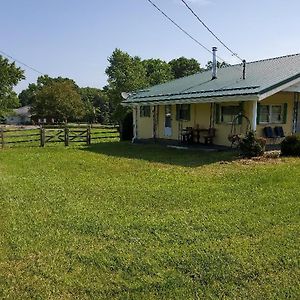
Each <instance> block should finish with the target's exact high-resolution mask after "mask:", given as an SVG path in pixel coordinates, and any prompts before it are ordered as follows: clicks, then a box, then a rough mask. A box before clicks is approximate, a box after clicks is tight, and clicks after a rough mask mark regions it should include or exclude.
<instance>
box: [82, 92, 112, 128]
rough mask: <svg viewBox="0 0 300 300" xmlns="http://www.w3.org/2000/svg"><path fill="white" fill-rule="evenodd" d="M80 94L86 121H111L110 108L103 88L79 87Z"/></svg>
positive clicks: (103, 122)
mask: <svg viewBox="0 0 300 300" xmlns="http://www.w3.org/2000/svg"><path fill="white" fill-rule="evenodd" d="M80 94H81V99H82V101H83V103H84V105H85V107H86V115H85V119H86V121H88V122H99V123H101V124H108V123H111V109H110V105H109V102H108V97H107V95H106V93H105V92H104V91H103V90H100V89H97V88H90V87H85V88H80Z"/></svg>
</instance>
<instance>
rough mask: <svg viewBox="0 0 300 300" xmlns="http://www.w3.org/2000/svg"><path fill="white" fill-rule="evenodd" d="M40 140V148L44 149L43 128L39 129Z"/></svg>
mask: <svg viewBox="0 0 300 300" xmlns="http://www.w3.org/2000/svg"><path fill="white" fill-rule="evenodd" d="M40 139H41V141H40V142H41V144H40V145H41V147H45V128H43V126H41V127H40Z"/></svg>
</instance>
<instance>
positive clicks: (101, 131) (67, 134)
mask: <svg viewBox="0 0 300 300" xmlns="http://www.w3.org/2000/svg"><path fill="white" fill-rule="evenodd" d="M104 139H105V140H106V139H113V140H116V139H119V130H118V127H115V126H105V127H96V128H91V126H87V127H82V126H78V127H68V126H66V127H58V126H57V127H55V126H52V127H39V128H14V129H8V128H3V127H2V128H0V144H1V148H4V147H5V145H9V144H20V143H26V144H28V143H29V144H32V143H36V144H37V145H39V146H41V147H45V145H46V144H48V143H64V145H65V146H69V144H70V143H85V144H86V145H90V144H91V143H92V141H94V142H95V141H97V140H98V141H101V140H104Z"/></svg>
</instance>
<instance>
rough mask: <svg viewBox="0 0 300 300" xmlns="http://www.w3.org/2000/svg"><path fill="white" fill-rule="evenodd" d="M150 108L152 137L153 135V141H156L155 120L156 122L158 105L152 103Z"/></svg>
mask: <svg viewBox="0 0 300 300" xmlns="http://www.w3.org/2000/svg"><path fill="white" fill-rule="evenodd" d="M151 110H152V125H153V129H152V137H153V140H154V142H156V138H157V122H158V118H157V112H158V111H157V110H158V106H157V105H153V106H152V109H151Z"/></svg>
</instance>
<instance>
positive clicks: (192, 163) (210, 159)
mask: <svg viewBox="0 0 300 300" xmlns="http://www.w3.org/2000/svg"><path fill="white" fill-rule="evenodd" d="M82 150H84V151H89V152H93V153H99V154H104V155H108V156H113V157H123V158H129V159H138V160H145V161H148V162H154V163H162V164H168V165H178V166H184V167H198V166H203V165H208V164H212V163H216V162H221V161H227V162H230V161H233V160H235V159H236V158H237V153H236V152H234V151H213V152H211V151H203V150H201V149H174V148H168V147H166V146H164V145H154V144H151V145H149V144H131V143H130V142H106V143H98V144H94V145H91V146H87V147H84V148H82Z"/></svg>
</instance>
